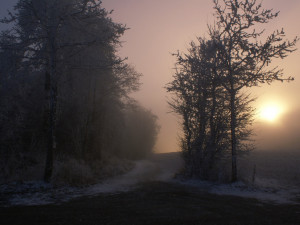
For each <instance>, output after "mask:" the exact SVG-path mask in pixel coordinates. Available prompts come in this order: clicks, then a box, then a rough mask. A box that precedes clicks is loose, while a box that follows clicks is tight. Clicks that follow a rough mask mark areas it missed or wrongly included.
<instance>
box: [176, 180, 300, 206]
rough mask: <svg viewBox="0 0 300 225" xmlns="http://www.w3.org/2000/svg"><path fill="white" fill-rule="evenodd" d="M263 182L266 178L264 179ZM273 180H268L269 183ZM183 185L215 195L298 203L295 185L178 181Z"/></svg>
mask: <svg viewBox="0 0 300 225" xmlns="http://www.w3.org/2000/svg"><path fill="white" fill-rule="evenodd" d="M264 182H265V183H267V182H268V180H265V181H264ZM273 182H274V181H270V184H271V183H273ZM180 183H181V184H183V185H188V186H193V187H196V188H198V189H199V190H204V191H207V192H209V193H212V194H217V195H232V196H239V197H244V198H255V199H258V200H260V201H263V202H268V203H275V204H300V201H299V199H300V190H299V187H296V186H286V187H283V186H281V187H280V186H272V185H270V186H268V187H267V186H265V187H259V186H257V185H255V186H249V185H246V184H245V183H243V182H236V183H230V184H218V183H212V182H206V181H199V180H186V181H180Z"/></svg>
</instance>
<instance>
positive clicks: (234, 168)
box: [230, 90, 237, 182]
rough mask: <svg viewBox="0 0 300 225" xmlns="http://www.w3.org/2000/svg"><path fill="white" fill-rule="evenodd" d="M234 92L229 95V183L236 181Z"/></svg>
mask: <svg viewBox="0 0 300 225" xmlns="http://www.w3.org/2000/svg"><path fill="white" fill-rule="evenodd" d="M235 97H236V96H235V91H234V90H232V91H231V93H230V113H231V121H230V130H231V157H232V158H231V160H232V174H231V182H235V181H237V152H236V109H235Z"/></svg>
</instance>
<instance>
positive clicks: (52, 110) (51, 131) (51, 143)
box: [44, 87, 57, 183]
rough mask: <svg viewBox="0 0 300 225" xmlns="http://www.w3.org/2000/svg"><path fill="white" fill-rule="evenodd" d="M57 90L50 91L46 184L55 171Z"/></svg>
mask: <svg viewBox="0 0 300 225" xmlns="http://www.w3.org/2000/svg"><path fill="white" fill-rule="evenodd" d="M56 92H57V91H56V88H53V87H51V89H50V91H49V128H48V138H47V155H46V167H45V173H44V180H45V182H47V183H48V182H50V179H51V176H52V171H53V152H54V149H55V148H56V141H55V117H56V103H57V93H56Z"/></svg>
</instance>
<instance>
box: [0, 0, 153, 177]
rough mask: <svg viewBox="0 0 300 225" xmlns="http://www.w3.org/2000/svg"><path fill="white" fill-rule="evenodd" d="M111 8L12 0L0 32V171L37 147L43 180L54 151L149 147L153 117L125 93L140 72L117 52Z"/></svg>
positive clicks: (143, 150) (125, 153)
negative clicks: (13, 3) (5, 25)
mask: <svg viewBox="0 0 300 225" xmlns="http://www.w3.org/2000/svg"><path fill="white" fill-rule="evenodd" d="M110 13H111V12H108V11H106V10H105V9H104V8H102V5H101V1H96V0H19V1H18V3H17V4H16V6H15V10H14V12H13V13H10V15H9V17H8V18H5V19H3V20H2V22H4V23H8V24H11V25H10V27H11V28H10V29H8V30H5V31H3V32H2V33H1V35H0V124H1V126H0V143H1V145H0V158H1V160H3V161H2V162H1V165H3V166H2V167H1V170H2V171H1V174H2V175H7V176H9V175H10V174H11V173H13V172H14V170H15V169H16V168H21V169H22V166H21V164H22V165H24V164H27V165H28V163H30V162H33V161H34V160H32V157H29V156H32V155H33V156H34V153H37V152H39V153H41V152H42V153H44V154H45V156H46V163H45V172H44V179H45V180H46V181H50V179H51V176H52V171H53V161H54V159H55V157H56V156H57V155H66V156H68V157H74V158H80V159H84V160H86V161H87V162H88V161H91V160H101V159H102V158H103V157H104V156H105V157H107V155H111V156H118V157H127V158H139V157H143V156H145V155H146V154H148V153H149V152H151V151H152V149H153V146H154V143H155V139H156V135H157V132H158V128H157V124H156V117H155V116H154V115H153V114H152V113H151V112H150V111H148V110H146V109H144V108H143V107H141V106H140V105H139V104H138V103H137V102H135V101H134V100H133V99H131V98H130V97H129V94H130V93H131V92H133V91H136V90H138V88H139V85H140V84H139V77H140V76H141V74H139V73H138V72H136V71H135V69H134V68H133V67H132V66H131V65H128V64H127V63H126V59H121V58H120V57H118V55H117V51H118V48H119V47H120V46H121V44H120V37H121V36H122V35H123V33H124V32H125V31H126V29H127V28H126V27H125V26H124V25H122V24H119V23H115V22H113V21H112V20H111V18H110ZM141 124H145V127H141ZM8 165H9V166H8ZM12 168H13V169H12ZM9 170H11V171H9Z"/></svg>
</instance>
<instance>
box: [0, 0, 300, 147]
mask: <svg viewBox="0 0 300 225" xmlns="http://www.w3.org/2000/svg"><path fill="white" fill-rule="evenodd" d="M15 2H16V0H1V2H0V15H1V16H3V15H5V14H6V9H8V8H11V7H12V6H13V5H14V4H15ZM102 2H103V7H105V8H106V9H108V10H114V12H113V14H112V18H113V20H114V21H115V22H120V23H123V24H126V25H127V27H128V28H130V29H129V30H128V31H127V32H126V33H125V35H124V36H123V37H122V39H121V40H122V41H123V47H122V48H120V50H119V54H120V55H121V56H123V57H128V63H130V64H132V65H134V66H135V68H136V70H137V71H138V72H141V73H142V74H143V77H142V80H141V82H142V86H141V89H140V91H139V92H137V93H135V94H134V97H135V98H136V99H137V100H138V101H139V102H140V103H141V104H142V105H143V106H144V107H146V108H148V109H151V110H152V112H153V113H154V114H156V115H157V116H158V118H159V121H158V122H159V124H160V126H161V130H160V134H159V137H158V142H157V145H156V151H158V152H173V151H179V147H178V140H179V135H180V124H179V122H180V118H179V117H178V116H176V115H174V114H172V113H170V111H171V110H170V108H169V107H168V103H167V101H168V99H170V96H169V95H168V93H167V92H166V90H165V89H164V87H165V85H166V84H167V83H168V82H170V81H171V80H172V74H173V73H174V69H173V68H174V63H175V58H174V57H173V56H172V53H175V52H177V50H179V51H185V50H186V49H187V47H188V44H189V42H190V41H192V40H195V39H196V37H197V36H201V37H208V35H207V24H211V23H212V22H213V21H214V18H213V12H214V11H213V2H212V0H152V1H149V0H103V1H102ZM263 8H266V9H271V8H273V9H274V11H280V14H279V16H278V18H276V19H274V20H273V21H272V22H271V23H269V24H268V25H267V26H265V27H264V28H265V29H266V34H268V33H271V32H272V31H273V30H276V29H281V28H282V27H284V29H285V31H286V34H287V38H288V39H292V38H294V37H295V36H300V26H299V21H300V13H299V12H300V1H299V0H285V1H283V0H264V1H263ZM2 28H3V27H2ZM299 43H300V42H299ZM299 43H298V45H297V47H298V48H299ZM299 59H300V50H298V51H296V52H294V53H292V54H291V55H290V56H288V57H287V58H285V59H284V60H281V61H280V60H275V61H274V62H273V63H272V64H271V66H279V67H281V68H283V69H284V73H285V74H286V76H293V77H295V81H294V82H291V83H280V82H278V83H273V84H272V85H270V86H268V85H265V86H261V87H259V88H252V89H251V90H250V91H251V93H253V95H254V96H256V97H257V100H256V102H255V107H256V108H257V120H256V122H255V124H254V130H255V133H256V134H257V135H256V137H255V139H257V143H258V148H261V149H282V150H287V149H296V150H299V151H300V99H299V98H300V61H299ZM269 105H270V106H275V108H276V107H277V108H278V111H279V115H278V116H277V118H276V119H275V120H273V121H269V120H267V119H262V118H261V116H260V115H261V111H263V110H264V108H266V107H268V106H269Z"/></svg>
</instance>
